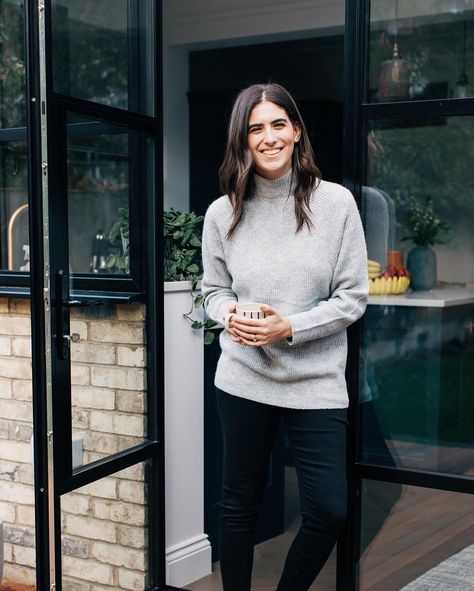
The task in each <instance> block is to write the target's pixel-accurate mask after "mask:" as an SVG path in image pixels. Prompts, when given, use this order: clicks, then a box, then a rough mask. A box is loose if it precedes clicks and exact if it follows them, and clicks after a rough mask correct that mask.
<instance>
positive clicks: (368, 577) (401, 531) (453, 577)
mask: <svg viewBox="0 0 474 591" xmlns="http://www.w3.org/2000/svg"><path fill="white" fill-rule="evenodd" d="M361 519H362V528H361V559H360V563H359V585H360V589H361V591H366V590H367V591H368V590H374V591H375V590H376V589H384V590H386V591H399V590H403V591H418V590H420V589H443V590H444V589H453V590H454V589H466V590H467V589H471V588H472V563H473V558H474V550H473V549H474V528H473V527H472V523H473V519H474V497H473V496H472V495H468V494H460V493H454V492H446V491H439V490H432V489H427V488H417V487H414V486H401V485H399V484H393V483H387V482H376V481H371V480H364V481H363V482H362V513H361Z"/></svg>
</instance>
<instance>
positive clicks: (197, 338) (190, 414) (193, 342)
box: [164, 281, 212, 587]
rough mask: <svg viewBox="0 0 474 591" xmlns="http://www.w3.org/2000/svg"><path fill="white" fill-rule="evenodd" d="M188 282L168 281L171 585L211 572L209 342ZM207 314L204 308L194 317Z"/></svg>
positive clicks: (167, 450)
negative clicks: (207, 518)
mask: <svg viewBox="0 0 474 591" xmlns="http://www.w3.org/2000/svg"><path fill="white" fill-rule="evenodd" d="M190 287H191V284H190V283H189V282H185V281H182V282H166V283H165V284H164V292H165V293H164V299H165V302H164V312H165V427H166V434H165V454H166V496H165V500H166V564H167V576H166V582H167V584H168V585H173V586H176V587H182V586H184V585H187V584H188V583H191V582H192V581H196V580H197V579H200V578H202V577H204V576H206V575H208V574H209V573H210V572H211V568H212V563H211V546H210V544H209V540H208V537H207V535H206V534H205V533H204V348H203V347H204V345H203V333H202V331H201V330H193V329H192V328H191V324H190V322H189V321H188V320H186V319H185V318H183V313H184V312H188V311H189V310H190V308H191V296H190ZM200 315H201V317H202V309H200V310H195V311H194V313H193V317H195V318H199V317H200Z"/></svg>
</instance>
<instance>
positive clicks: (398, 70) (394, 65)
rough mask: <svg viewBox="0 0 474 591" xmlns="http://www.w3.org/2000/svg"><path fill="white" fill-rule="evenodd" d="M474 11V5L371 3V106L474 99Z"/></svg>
mask: <svg viewBox="0 0 474 591" xmlns="http://www.w3.org/2000/svg"><path fill="white" fill-rule="evenodd" d="M473 11H474V1H473V0H449V1H444V2H433V1H432V0H417V1H415V2H413V1H411V0H398V1H395V2H394V1H393V0H372V2H371V18H370V41H369V72H368V80H367V101H368V102H389V101H399V100H423V99H436V98H451V97H455V98H463V97H465V96H472V94H473V91H474V86H473V85H472V82H474V70H473V69H472V63H473V49H474V47H473V39H474V21H473V18H474V13H473Z"/></svg>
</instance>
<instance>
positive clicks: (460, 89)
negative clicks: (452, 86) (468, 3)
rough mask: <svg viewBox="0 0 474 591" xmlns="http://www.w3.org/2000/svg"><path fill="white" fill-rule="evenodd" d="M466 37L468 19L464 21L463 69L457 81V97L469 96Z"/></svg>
mask: <svg viewBox="0 0 474 591" xmlns="http://www.w3.org/2000/svg"><path fill="white" fill-rule="evenodd" d="M466 37H467V21H464V34H463V44H462V71H461V74H460V76H459V80H458V81H457V82H456V90H455V95H456V97H457V98H466V97H468V96H469V94H470V92H469V79H468V77H467V74H466Z"/></svg>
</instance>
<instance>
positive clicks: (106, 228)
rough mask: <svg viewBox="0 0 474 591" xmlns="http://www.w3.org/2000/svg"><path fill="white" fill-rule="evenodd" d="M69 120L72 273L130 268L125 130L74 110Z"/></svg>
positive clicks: (127, 159)
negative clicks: (76, 112) (91, 118)
mask: <svg viewBox="0 0 474 591" xmlns="http://www.w3.org/2000/svg"><path fill="white" fill-rule="evenodd" d="M72 120H73V121H74V123H70V124H69V125H68V196H69V201H68V208H69V212H68V214H69V258H70V265H71V270H72V271H73V272H74V273H120V274H124V273H129V272H130V252H129V250H130V248H129V218H128V213H129V190H130V187H129V135H131V134H132V132H130V133H129V132H128V131H127V130H125V129H124V128H121V127H117V126H113V125H106V124H102V123H97V122H93V121H88V120H86V119H82V118H80V117H77V116H74V119H71V121H72Z"/></svg>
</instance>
